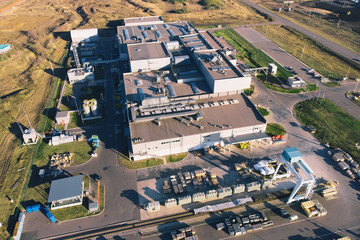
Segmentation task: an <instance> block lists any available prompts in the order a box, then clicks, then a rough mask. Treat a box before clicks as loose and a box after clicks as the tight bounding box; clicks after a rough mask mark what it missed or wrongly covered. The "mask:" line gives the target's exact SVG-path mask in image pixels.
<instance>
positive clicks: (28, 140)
mask: <svg viewBox="0 0 360 240" xmlns="http://www.w3.org/2000/svg"><path fill="white" fill-rule="evenodd" d="M37 137H38V136H37V133H36V131H35V129H34V128H30V129H25V131H24V133H23V139H24V143H25V144H35V143H36V142H37V139H38V138H37Z"/></svg>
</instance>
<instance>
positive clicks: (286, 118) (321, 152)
mask: <svg viewBox="0 0 360 240" xmlns="http://www.w3.org/2000/svg"><path fill="white" fill-rule="evenodd" d="M253 84H255V85H256V88H255V89H256V91H257V94H256V96H254V97H252V101H253V102H254V103H255V104H261V105H262V106H264V107H268V108H269V109H270V110H271V112H272V114H271V115H270V116H269V117H267V119H268V121H269V122H272V121H277V122H280V123H281V124H282V125H283V126H284V127H285V128H286V129H287V131H288V136H287V142H286V144H284V145H280V146H271V147H265V146H261V147H257V148H256V149H253V151H243V152H242V157H248V158H255V157H261V156H274V155H277V154H279V153H281V151H282V149H283V148H285V147H293V146H296V147H298V148H299V149H300V151H301V152H302V153H303V155H304V159H305V161H306V162H307V163H308V165H309V166H310V167H311V168H312V169H313V170H314V172H315V174H316V176H317V177H325V178H327V179H332V180H337V181H339V198H338V199H334V200H329V201H324V199H320V200H321V201H322V202H323V204H324V206H325V207H326V209H327V210H328V214H327V216H325V217H320V218H314V219H307V218H306V217H304V215H303V213H302V211H300V212H299V213H296V212H295V211H296V210H298V209H297V208H296V207H294V206H290V207H287V208H288V211H289V213H292V214H298V215H299V217H300V220H299V221H297V222H295V223H289V221H287V220H286V219H283V218H281V217H279V216H277V214H278V213H277V211H276V210H270V211H269V212H270V213H271V214H272V216H271V219H272V220H273V221H274V222H275V226H273V227H272V228H269V229H266V230H261V231H258V232H254V233H250V234H246V235H244V236H241V237H230V236H229V235H228V234H227V233H226V232H224V231H216V230H215V228H214V225H215V223H216V221H209V219H206V220H205V221H204V222H203V223H202V224H201V225H200V226H196V227H194V230H195V231H196V232H197V234H198V236H199V239H237V238H241V239H249V240H250V239H251V240H252V239H254V240H263V239H291V240H298V239H300V240H303V239H335V238H337V237H339V236H350V237H351V239H359V238H360V224H359V222H360V217H359V214H360V208H359V207H358V204H359V200H360V193H359V189H360V184H359V182H355V181H353V180H351V179H350V178H348V177H347V176H345V175H344V174H343V173H342V172H341V171H340V169H339V168H338V167H337V166H336V164H334V162H333V161H332V160H331V159H330V158H329V157H328V156H327V154H326V151H327V149H326V148H325V147H324V146H322V145H321V144H319V143H318V141H317V140H316V139H315V138H314V137H313V136H312V135H311V134H310V133H309V132H307V131H306V130H305V129H304V128H302V127H301V125H300V123H299V122H298V121H297V120H296V119H295V117H294V116H293V113H292V107H293V106H294V104H295V103H296V102H298V101H300V100H301V99H303V98H304V96H303V95H298V94H282V93H274V92H272V91H271V90H269V89H267V88H265V87H263V86H262V85H261V84H259V83H258V82H257V81H254V82H253ZM305 97H308V96H305ZM270 100H271V101H270ZM273 207H275V206H273ZM273 209H274V208H273ZM275 209H277V208H276V207H275ZM213 217H214V216H213ZM172 225H173V224H172ZM190 226H191V224H190ZM164 227H165V226H159V231H160V232H162V233H163V234H164V235H160V236H154V237H151V238H148V239H149V240H155V239H167V237H169V233H168V231H166V230H164ZM160 228H161V229H162V230H160ZM119 237H125V238H126V239H128V240H130V239H141V238H140V236H139V234H137V233H136V232H129V233H126V234H125V236H123V235H121V234H120V235H116V234H115V235H113V236H106V238H107V239H121V238H119ZM98 239H102V238H98Z"/></svg>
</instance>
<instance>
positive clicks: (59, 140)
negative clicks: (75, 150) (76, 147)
mask: <svg viewBox="0 0 360 240" xmlns="http://www.w3.org/2000/svg"><path fill="white" fill-rule="evenodd" d="M73 141H74V136H72V135H65V134H61V135H60V136H54V137H52V138H51V140H50V143H49V145H51V146H56V145H60V144H64V143H71V142H73Z"/></svg>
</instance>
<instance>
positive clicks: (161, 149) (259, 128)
mask: <svg viewBox="0 0 360 240" xmlns="http://www.w3.org/2000/svg"><path fill="white" fill-rule="evenodd" d="M265 129H266V124H265V123H264V124H260V125H254V126H249V127H243V128H234V129H226V130H223V131H218V132H212V133H201V134H194V135H190V136H183V137H177V138H172V139H163V140H159V141H152V142H141V143H136V144H132V149H133V153H132V157H133V159H134V160H141V159H147V158H151V157H160V156H166V155H171V154H177V153H182V152H187V151H193V150H197V149H202V148H205V147H207V146H213V145H214V144H216V143H219V142H220V141H221V140H222V139H223V138H227V137H236V136H239V135H245V134H251V133H257V132H265Z"/></svg>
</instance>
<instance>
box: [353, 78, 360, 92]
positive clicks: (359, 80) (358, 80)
mask: <svg viewBox="0 0 360 240" xmlns="http://www.w3.org/2000/svg"><path fill="white" fill-rule="evenodd" d="M359 82H360V79H359V78H358V79H356V85H355V88H354V93H355V92H356V89H357V86H358V85H359Z"/></svg>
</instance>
